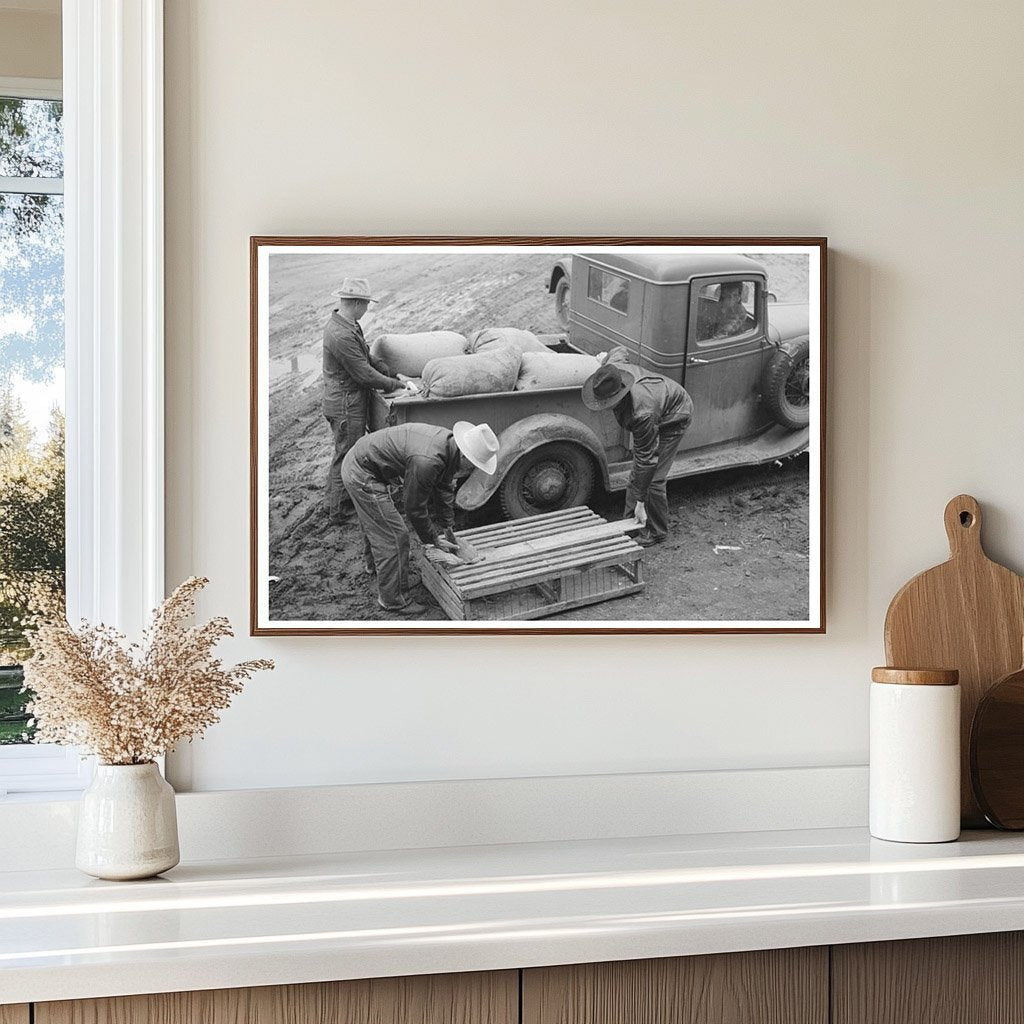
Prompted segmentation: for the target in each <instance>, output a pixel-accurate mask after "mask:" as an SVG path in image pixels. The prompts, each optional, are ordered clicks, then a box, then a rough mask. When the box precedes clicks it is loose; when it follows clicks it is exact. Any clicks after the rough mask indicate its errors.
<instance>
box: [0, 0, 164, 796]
mask: <svg viewBox="0 0 1024 1024" xmlns="http://www.w3.org/2000/svg"><path fill="white" fill-rule="evenodd" d="M63 50H64V54H63V62H64V63H63V75H64V76H63V80H62V82H58V83H54V82H52V81H50V80H46V79H39V80H32V79H0V86H3V87H5V88H7V89H9V90H14V89H17V88H20V89H22V90H29V89H33V88H35V87H38V89H39V94H35V93H33V95H31V96H29V95H25V96H24V98H27V99H33V98H38V99H53V98H62V99H63V101H64V176H65V189H64V197H65V198H64V202H65V215H64V230H65V263H64V275H65V284H64V292H65V317H64V321H65V328H64V329H65V368H66V380H67V382H68V383H67V396H66V403H65V405H66V408H65V423H66V431H67V435H66V467H67V468H66V495H67V516H66V531H67V553H68V554H67V606H68V617H69V619H70V620H71V621H72V622H74V621H76V620H77V619H79V618H87V619H90V620H92V621H97V622H107V623H110V624H114V625H116V626H117V627H118V628H119V629H121V630H122V631H124V632H125V633H128V634H129V635H138V634H139V633H140V632H141V630H142V626H143V624H144V622H145V619H146V617H147V615H148V613H149V611H150V609H152V608H154V607H155V606H156V605H157V604H158V603H159V601H160V600H161V599H162V598H163V596H164V506H163V502H164V397H163V386H164V375H163V362H164V338H163V329H164V324H163V320H164V306H163V288H164V285H163V274H164V252H163V240H164V239H163V0H104V2H103V3H101V4H97V3H95V0H63ZM43 90H47V92H45V93H43ZM6 94H7V95H19V93H16V92H14V91H8V92H7V93H6ZM55 94H56V96H55ZM25 750H26V747H25V746H20V745H19V746H11V747H8V748H7V753H6V754H4V755H3V757H2V759H0V792H3V790H4V789H6V790H7V791H9V792H27V791H31V792H35V793H41V792H60V791H68V790H71V789H76V788H77V789H80V788H83V787H84V786H85V785H87V784H88V780H89V778H90V777H91V771H92V762H91V760H86V761H83V760H82V759H81V758H80V756H79V754H78V753H77V752H76V751H72V750H65V749H62V748H59V747H52V748H46V747H40V748H37V749H36V751H35V752H31V753H29V754H27V755H26V753H25ZM40 750H42V753H41V754H40V753H39V751H40ZM29 762H32V763H31V764H29Z"/></svg>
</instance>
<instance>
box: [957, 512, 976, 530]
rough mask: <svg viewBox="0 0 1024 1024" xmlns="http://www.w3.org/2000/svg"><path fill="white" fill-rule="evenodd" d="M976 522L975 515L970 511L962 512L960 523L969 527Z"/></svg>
mask: <svg viewBox="0 0 1024 1024" xmlns="http://www.w3.org/2000/svg"><path fill="white" fill-rule="evenodd" d="M973 522H974V516H972V515H971V513H970V512H961V513H960V525H961V526H967V527H969V526H970V525H971V523H973Z"/></svg>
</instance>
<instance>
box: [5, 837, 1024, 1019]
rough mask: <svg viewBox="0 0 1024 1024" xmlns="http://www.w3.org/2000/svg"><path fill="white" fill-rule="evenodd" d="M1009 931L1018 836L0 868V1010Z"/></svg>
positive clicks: (1022, 846) (532, 847) (1022, 875)
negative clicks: (98, 871) (132, 868)
mask: <svg viewBox="0 0 1024 1024" xmlns="http://www.w3.org/2000/svg"><path fill="white" fill-rule="evenodd" d="M1018 929H1024V836H1018V835H1015V834H1009V833H997V832H968V833H965V834H964V836H963V838H962V839H961V841H960V842H957V843H948V844H942V845H934V846H906V845H899V844H892V843H883V842H879V841H877V840H872V839H870V838H869V837H868V835H867V833H866V832H865V831H864V830H861V829H845V828H843V829H838V828H837V829H821V830H815V831H791V832H761V833H730V834H720V835H704V836H670V837H663V838H653V839H652V838H645V839H619V840H614V839H613V840H607V839H606V840H593V841H575V842H557V843H524V844H518V845H505V846H472V847H459V848H451V849H432V850H403V851H394V852H374V853H365V854H361V853H342V854H337V855H335V856H329V857H325V856H317V857H309V858H307V857H288V858H279V859H274V860H252V861H214V862H209V863H201V864H182V865H179V867H177V868H175V869H174V870H173V871H171V872H168V874H167V875H166V876H164V877H163V878H159V879H156V880H151V881H147V882H134V883H110V882H100V881H95V880H90V879H87V878H86V877H85V876H83V875H80V874H78V873H77V872H74V871H63V870H52V871H14V872H7V873H0V1004H3V1003H18V1002H31V1001H37V1000H47V999H68V998H84V997H89V996H103V995H126V994H132V993H143V992H163V991H175V990H189V989H201V988H230V987H239V986H248V985H271V984H284V983H294V982H310V981H326V980H342V979H348V978H366V977H381V976H387V975H403V974H427V973H436V972H450V971H468V970H494V969H501V968H516V967H533V966H541V965H549V964H560V963H586V962H591V961H600V960H624V959H633V958H643V957H663V956H680V955H686V954H694V953H711V952H723V951H731V950H741V949H764V948H772V947H786V946H807V945H821V944H827V943H840V942H863V941H874V940H882V939H898V938H916V937H922V936H929V935H954V934H967V933H971V932H995V931H1009V930H1018Z"/></svg>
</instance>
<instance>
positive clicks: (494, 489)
mask: <svg viewBox="0 0 1024 1024" xmlns="http://www.w3.org/2000/svg"><path fill="white" fill-rule="evenodd" d="M548 290H549V291H550V292H552V293H553V294H554V296H555V304H556V311H557V312H558V314H559V317H560V319H561V320H562V321H563V323H564V325H565V328H566V332H565V334H561V335H545V336H544V338H543V340H544V341H545V343H546V344H548V345H549V346H550V347H551V348H552V349H553V350H554V351H562V352H573V351H576V352H588V353H591V354H595V355H596V354H598V353H600V352H604V351H608V350H610V349H612V348H614V347H616V346H620V345H621V346H624V347H625V348H626V349H627V350H628V352H629V354H630V360H631V361H632V362H633V363H635V364H636V365H638V366H640V367H642V368H643V369H648V370H654V371H656V372H658V373H661V374H664V375H665V376H666V377H670V378H671V379H673V380H676V381H679V382H680V383H681V384H682V385H683V386H684V387H685V388H686V390H687V391H688V392H689V394H690V396H691V398H692V399H693V404H694V413H693V420H692V422H691V425H690V427H689V429H688V430H687V432H686V434H684V435H683V442H682V444H681V445H680V448H679V453H678V455H677V456H676V459H675V462H674V464H673V467H672V471H671V475H670V479H674V478H677V477H684V476H692V475H694V474H697V473H708V472H712V471H715V470H720V469H726V468H729V467H736V466H750V465H757V464H760V463H765V462H770V461H773V460H775V459H781V458H786V457H789V456H793V455H797V454H799V453H800V452H802V451H804V450H806V448H807V444H808V437H809V414H810V328H809V316H808V306H807V304H806V303H795V304H788V303H786V304H784V303H778V302H775V301H774V296H773V295H772V294H771V293H770V292H769V291H768V276H767V273H766V271H765V268H764V267H763V266H762V265H760V264H759V263H757V262H756V261H754V260H752V259H749V258H748V257H745V256H735V255H715V254H704V255H671V256H666V255H653V256H652V255H636V254H626V253H616V252H602V253H599V254H586V255H582V254H579V255H573V256H572V257H570V258H568V259H565V260H561V261H559V262H558V264H556V266H555V267H554V269H553V271H552V273H551V276H550V279H549V282H548ZM457 420H470V421H472V422H475V423H482V422H486V423H489V424H490V425H491V427H492V428H493V430H494V431H495V433H496V434H497V435H498V437H499V438H500V440H501V453H500V456H499V462H498V470H497V472H496V473H495V474H494V476H491V477H489V476H486V475H485V474H483V473H481V472H479V471H477V472H475V473H474V474H473V475H472V476H471V477H470V478H469V479H468V480H467V481H466V482H465V483H464V484H463V485H462V486H461V487H460V488H459V491H458V495H457V498H456V500H457V503H458V505H459V506H460V507H461V508H463V509H466V510H471V509H477V508H480V507H481V506H482V505H484V504H485V503H486V502H487V501H488V500H490V499H491V498H492V497H494V495H495V494H497V495H498V498H499V500H500V502H501V506H502V508H503V509H504V512H505V514H506V515H507V516H509V517H511V518H519V517H522V516H528V515H536V514H538V513H542V512H551V511H554V510H557V509H561V508H569V507H571V506H573V505H585V504H587V502H588V501H589V499H590V497H591V495H592V494H593V492H594V489H595V487H596V486H597V485H599V484H600V485H601V486H603V487H604V488H605V489H606V490H608V491H619V490H624V489H625V487H626V484H627V482H628V479H629V472H630V466H631V456H630V450H629V446H630V437H629V434H628V433H626V432H625V431H623V430H622V429H621V428H620V427H619V425H618V423H617V422H616V420H615V417H614V415H613V414H612V412H611V411H609V410H606V411H603V412H592V411H591V410H589V409H587V408H586V406H584V404H583V401H582V398H581V395H580V389H579V388H578V387H573V388H557V389H552V390H540V391H510V392H502V393H499V394H485V395H472V396H468V397H464V398H447V399H437V398H434V399H424V398H418V397H408V396H401V397H387V398H386V397H383V396H378V398H377V401H376V403H375V407H374V409H373V410H372V413H371V426H372V427H373V429H379V428H380V427H382V426H385V425H388V424H393V423H407V422H419V423H432V424H436V425H438V426H446V427H450V426H451V425H452V424H454V423H455V422H456V421H457Z"/></svg>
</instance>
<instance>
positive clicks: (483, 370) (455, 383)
mask: <svg viewBox="0 0 1024 1024" xmlns="http://www.w3.org/2000/svg"><path fill="white" fill-rule="evenodd" d="M521 359H522V356H520V354H519V350H518V349H516V348H515V347H514V346H512V345H504V346H502V345H495V346H492V347H490V348H488V349H487V351H486V352H482V353H480V354H479V355H468V356H444V357H443V358H441V359H431V360H430V362H429V363H427V365H426V366H424V367H423V394H424V395H425V396H426V397H427V398H459V397H461V396H463V395H486V394H492V393H494V392H496V391H513V390H515V386H516V381H517V380H518V378H519V363H520V361H521Z"/></svg>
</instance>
